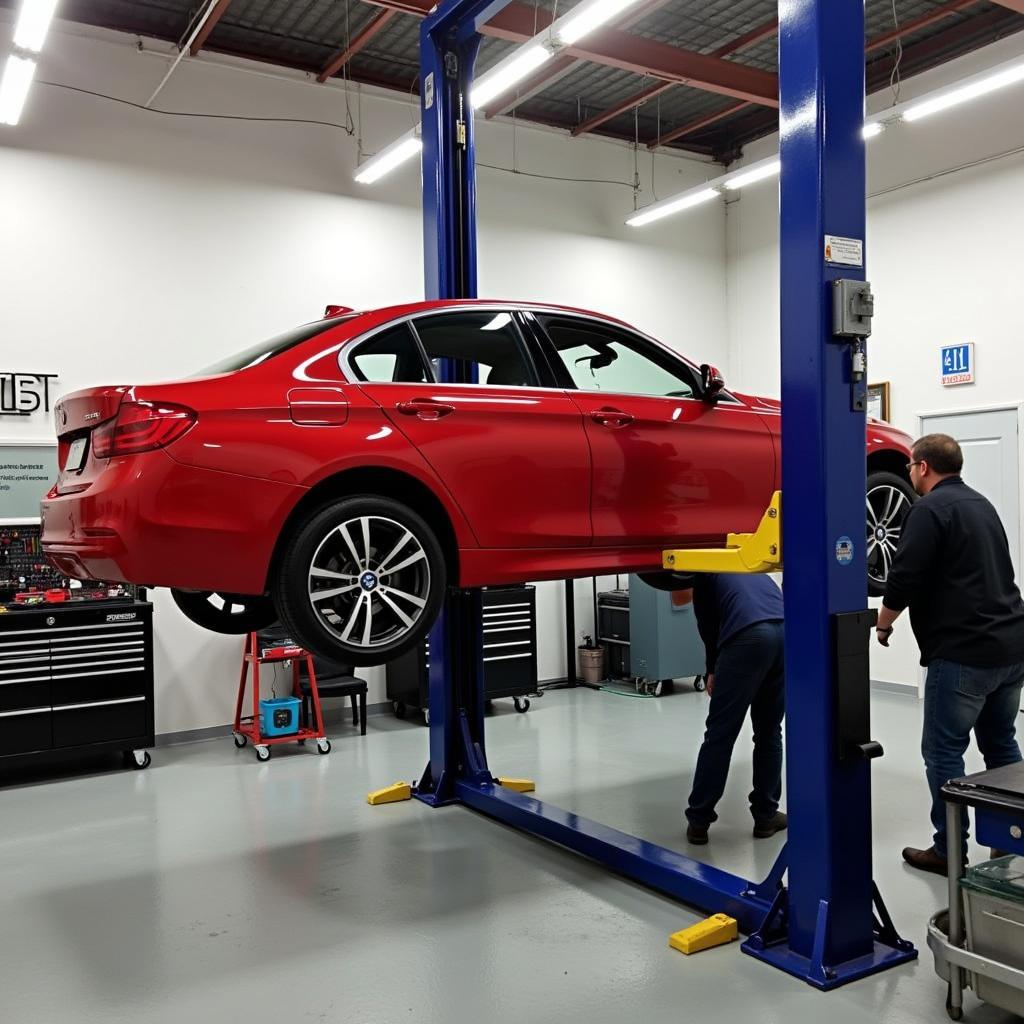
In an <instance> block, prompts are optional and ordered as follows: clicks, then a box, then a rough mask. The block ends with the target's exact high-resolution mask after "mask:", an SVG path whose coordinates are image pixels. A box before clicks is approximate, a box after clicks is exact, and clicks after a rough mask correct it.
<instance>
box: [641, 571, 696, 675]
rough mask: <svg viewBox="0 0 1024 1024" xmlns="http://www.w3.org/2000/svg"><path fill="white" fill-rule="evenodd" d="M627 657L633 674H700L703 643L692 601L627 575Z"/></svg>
mask: <svg viewBox="0 0 1024 1024" xmlns="http://www.w3.org/2000/svg"><path fill="white" fill-rule="evenodd" d="M629 656H630V665H631V670H632V673H633V675H634V676H639V677H640V678H642V679H651V680H661V679H685V678H694V679H695V678H697V677H698V676H703V675H704V644H703V642H702V641H701V638H700V634H699V633H698V632H697V621H696V619H695V617H694V614H693V602H692V601H687V602H685V603H682V602H681V601H680V599H679V597H678V596H677V594H672V593H668V592H666V591H663V590H655V589H654V588H653V587H649V586H647V584H646V583H644V582H643V580H641V579H640V577H639V576H635V575H634V576H630V577H629Z"/></svg>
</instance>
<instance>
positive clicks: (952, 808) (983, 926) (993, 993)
mask: <svg viewBox="0 0 1024 1024" xmlns="http://www.w3.org/2000/svg"><path fill="white" fill-rule="evenodd" d="M942 795H943V796H944V797H945V799H946V831H947V834H948V835H949V836H950V843H949V908H948V910H942V911H940V912H939V913H938V914H936V915H935V916H934V917H933V918H932V919H931V920H930V921H929V922H928V945H929V946H930V947H931V950H932V953H933V954H934V956H935V971H936V973H937V974H938V975H939V977H940V978H942V979H943V980H944V981H947V982H948V983H949V992H948V995H947V997H946V1012H947V1013H948V1014H949V1016H950V1017H951V1018H952V1019H953V1020H960V1018H961V1017H962V1016H963V994H964V989H965V988H972V989H973V990H974V992H975V994H976V995H977V996H978V998H979V999H981V1000H983V1001H984V1002H987V1003H991V1004H992V1005H993V1006H998V1007H1000V1008H1001V1009H1004V1010H1008V1011H1009V1012H1011V1013H1016V1014H1019V1015H1022V1016H1024V867H1022V868H1021V870H1020V872H1019V874H1017V873H1016V868H1015V865H1016V864H1022V865H1024V860H1021V858H1024V764H1014V765H1008V766H1006V767H1005V768H994V769H992V770H991V771H987V772H978V773H977V774H975V775H968V776H966V777H964V778H962V779H953V780H952V781H951V782H947V783H946V785H945V786H943V787H942ZM968 807H973V808H974V820H975V833H976V837H977V840H978V842H979V843H980V844H981V845H982V846H989V847H992V848H993V849H997V850H1001V851H1004V852H1005V853H1007V854H1016V857H1014V858H1013V860H1012V861H1011V860H1009V859H1006V860H1004V861H995V862H992V863H991V864H990V865H986V866H985V868H983V869H981V871H979V870H978V869H975V870H974V871H973V872H972V874H974V876H975V879H976V880H979V881H980V882H981V884H980V885H979V884H977V883H975V884H971V881H972V880H969V881H968V882H967V884H963V874H964V863H963V857H962V855H961V852H960V844H959V843H958V842H955V841H954V838H953V837H956V836H959V835H960V829H961V827H962V825H961V823H962V821H963V815H964V814H965V813H966V808H968ZM993 866H994V868H995V870H989V871H988V876H989V877H990V878H996V877H998V875H1000V874H1001V875H1003V876H1004V877H1008V878H1010V879H1011V880H1012V879H1013V876H1014V875H1015V874H1017V878H1018V879H1019V880H1020V884H1019V886H1018V885H1017V882H1014V883H1013V885H1014V887H1018V888H1019V889H1020V897H1019V898H1017V897H1010V898H1007V897H1006V896H1005V895H1004V894H1001V893H1000V892H999V890H998V885H997V884H991V885H990V884H986V879H985V875H984V874H983V872H984V871H985V870H986V869H991V868H992V867H993Z"/></svg>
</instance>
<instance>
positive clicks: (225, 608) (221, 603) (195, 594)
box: [171, 589, 277, 636]
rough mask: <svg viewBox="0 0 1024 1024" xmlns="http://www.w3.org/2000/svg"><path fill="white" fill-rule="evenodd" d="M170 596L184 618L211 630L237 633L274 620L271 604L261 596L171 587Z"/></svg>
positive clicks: (247, 631) (273, 610) (256, 628)
mask: <svg viewBox="0 0 1024 1024" xmlns="http://www.w3.org/2000/svg"><path fill="white" fill-rule="evenodd" d="M171 597H172V598H174V603H175V604H176V605H177V606H178V608H179V609H180V610H181V612H182V614H183V615H184V616H185V617H186V618H187V619H190V620H191V621H192V622H194V623H195V624H196V625H197V626H202V627H203V629H209V630H211V631H212V632H214V633H225V634H227V635H228V636H240V635H242V634H244V633H252V632H255V631H256V630H260V629H266V627H267V626H269V625H271V624H272V623H274V622H276V621H277V611H276V610H275V609H274V605H273V603H272V602H271V600H270V599H269V598H267V597H263V596H262V595H253V594H223V593H220V592H218V591H216V590H174V589H172V590H171Z"/></svg>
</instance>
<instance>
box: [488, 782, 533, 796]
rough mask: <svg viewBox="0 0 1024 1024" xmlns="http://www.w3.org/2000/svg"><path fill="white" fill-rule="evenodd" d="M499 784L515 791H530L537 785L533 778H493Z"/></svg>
mask: <svg viewBox="0 0 1024 1024" xmlns="http://www.w3.org/2000/svg"><path fill="white" fill-rule="evenodd" d="M494 781H495V782H496V783H497V784H498V785H499V786H504V787H505V788H506V789H512V790H515V792H517V793H532V792H533V791H534V790H535V789H536V788H537V787H536V785H534V782H533V779H495V780H494Z"/></svg>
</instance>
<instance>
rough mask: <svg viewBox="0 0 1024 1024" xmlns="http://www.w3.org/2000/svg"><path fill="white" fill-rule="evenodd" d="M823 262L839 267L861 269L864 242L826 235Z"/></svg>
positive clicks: (858, 239)
mask: <svg viewBox="0 0 1024 1024" xmlns="http://www.w3.org/2000/svg"><path fill="white" fill-rule="evenodd" d="M825 262H826V263H832V264H835V265H837V266H840V267H863V266H864V240H863V239H862V238H843V237H842V236H841V235H826V236H825Z"/></svg>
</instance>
